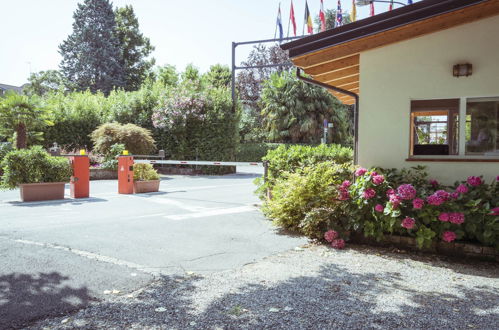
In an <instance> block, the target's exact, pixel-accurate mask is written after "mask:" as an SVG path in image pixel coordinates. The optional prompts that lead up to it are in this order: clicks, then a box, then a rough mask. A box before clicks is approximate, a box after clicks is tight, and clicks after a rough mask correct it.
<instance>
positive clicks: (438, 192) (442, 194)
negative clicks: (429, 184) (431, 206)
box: [433, 190, 450, 202]
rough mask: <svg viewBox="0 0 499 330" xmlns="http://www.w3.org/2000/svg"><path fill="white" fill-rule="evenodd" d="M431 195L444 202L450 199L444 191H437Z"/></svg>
mask: <svg viewBox="0 0 499 330" xmlns="http://www.w3.org/2000/svg"><path fill="white" fill-rule="evenodd" d="M433 195H435V196H437V197H439V198H441V199H442V200H443V201H444V202H445V201H448V200H449V199H450V194H449V193H448V192H447V191H445V190H437V191H435V192H434V193H433Z"/></svg>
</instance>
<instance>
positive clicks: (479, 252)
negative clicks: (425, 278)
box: [350, 234, 499, 262]
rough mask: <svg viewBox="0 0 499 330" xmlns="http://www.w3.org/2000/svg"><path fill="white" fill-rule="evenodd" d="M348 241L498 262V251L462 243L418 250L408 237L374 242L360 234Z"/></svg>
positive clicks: (391, 237) (440, 243)
mask: <svg viewBox="0 0 499 330" xmlns="http://www.w3.org/2000/svg"><path fill="white" fill-rule="evenodd" d="M350 241H351V242H353V243H361V244H368V245H376V246H387V245H392V246H396V247H399V248H404V249H408V250H411V251H423V252H432V253H438V254H443V255H448V256H453V257H472V258H479V259H487V260H495V261H497V262H499V250H496V249H494V248H493V247H489V246H482V245H478V244H471V243H462V242H451V243H447V242H433V243H432V245H431V247H430V248H423V249H418V247H417V244H416V239H415V238H414V237H409V236H398V235H385V237H384V240H382V241H379V242H378V241H376V240H375V239H374V238H370V237H365V236H364V235H362V234H352V235H351V236H350Z"/></svg>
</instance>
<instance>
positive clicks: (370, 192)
mask: <svg viewBox="0 0 499 330" xmlns="http://www.w3.org/2000/svg"><path fill="white" fill-rule="evenodd" d="M362 196H363V197H364V198H365V199H371V198H373V197H374V196H376V190H374V189H373V188H367V189H366V190H364V193H363V194H362Z"/></svg>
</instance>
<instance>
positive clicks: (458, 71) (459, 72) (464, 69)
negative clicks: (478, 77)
mask: <svg viewBox="0 0 499 330" xmlns="http://www.w3.org/2000/svg"><path fill="white" fill-rule="evenodd" d="M472 73H473V65H471V64H470V63H466V64H456V65H454V66H453V68H452V75H453V76H454V77H458V78H459V77H468V76H471V74H472Z"/></svg>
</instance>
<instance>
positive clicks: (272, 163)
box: [257, 144, 353, 196]
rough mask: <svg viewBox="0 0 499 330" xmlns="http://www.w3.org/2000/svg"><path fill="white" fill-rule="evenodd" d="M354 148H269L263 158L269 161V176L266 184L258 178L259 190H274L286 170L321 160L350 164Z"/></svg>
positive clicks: (289, 146)
mask: <svg viewBox="0 0 499 330" xmlns="http://www.w3.org/2000/svg"><path fill="white" fill-rule="evenodd" d="M352 156H353V154H352V149H350V148H345V147H342V146H339V145H334V144H333V145H326V144H321V145H319V146H315V147H314V146H301V145H280V146H279V147H277V148H276V149H274V150H269V151H268V153H267V155H266V156H265V157H264V158H263V159H262V160H263V161H267V162H268V177H267V181H266V182H265V184H264V183H263V182H262V181H261V180H257V181H258V182H257V183H258V184H259V188H258V191H259V193H260V195H261V196H263V195H264V192H265V191H266V190H271V191H272V190H273V186H274V184H275V183H276V181H277V180H278V179H279V178H281V176H282V175H283V174H284V173H285V172H289V173H294V172H299V171H300V170H302V169H303V168H305V167H309V166H313V165H315V164H319V163H321V162H328V161H329V162H334V163H336V164H345V163H348V164H350V163H351V162H352Z"/></svg>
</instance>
